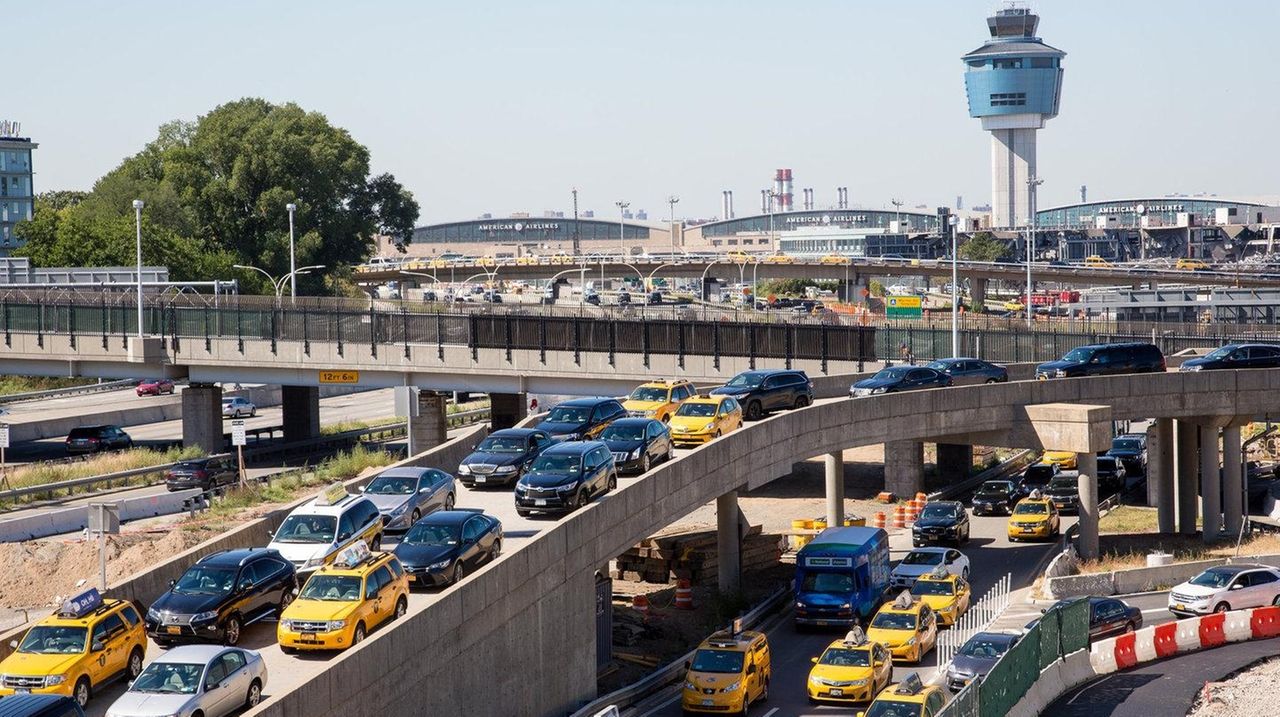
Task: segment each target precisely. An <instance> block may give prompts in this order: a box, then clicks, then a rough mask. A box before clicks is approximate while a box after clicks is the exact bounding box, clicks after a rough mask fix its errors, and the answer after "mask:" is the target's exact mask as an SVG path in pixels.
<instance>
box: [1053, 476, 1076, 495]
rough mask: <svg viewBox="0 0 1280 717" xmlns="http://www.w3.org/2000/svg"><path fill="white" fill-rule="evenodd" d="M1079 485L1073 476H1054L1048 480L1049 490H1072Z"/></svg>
mask: <svg viewBox="0 0 1280 717" xmlns="http://www.w3.org/2000/svg"><path fill="white" fill-rule="evenodd" d="M1079 487H1080V486H1079V482H1078V481H1077V480H1076V479H1075V478H1054V479H1053V480H1051V481H1049V490H1051V491H1070V492H1074V491H1075V490H1076V489H1077V488H1079Z"/></svg>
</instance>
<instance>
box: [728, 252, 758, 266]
mask: <svg viewBox="0 0 1280 717" xmlns="http://www.w3.org/2000/svg"><path fill="white" fill-rule="evenodd" d="M724 258H725V259H727V260H728V261H732V262H735V263H738V264H749V263H751V262H753V261H755V257H753V256H751V255H750V254H748V253H746V252H745V251H731V252H729V253H727V254H725V255H724Z"/></svg>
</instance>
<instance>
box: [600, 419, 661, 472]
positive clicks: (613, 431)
mask: <svg viewBox="0 0 1280 717" xmlns="http://www.w3.org/2000/svg"><path fill="white" fill-rule="evenodd" d="M600 440H602V441H604V444H605V445H606V446H609V450H610V451H611V452H612V453H613V458H614V461H616V463H617V466H618V472H619V473H647V472H648V471H649V468H650V467H651V466H653V464H655V463H661V462H663V461H669V460H671V453H672V443H671V431H670V430H668V429H667V426H666V424H664V423H663V422H662V421H657V420H654V419H652V418H620V419H618V420H616V421H614V422H613V423H610V424H609V425H608V427H606V428H605V429H604V431H602V432H601V433H600Z"/></svg>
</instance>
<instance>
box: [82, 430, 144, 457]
mask: <svg viewBox="0 0 1280 717" xmlns="http://www.w3.org/2000/svg"><path fill="white" fill-rule="evenodd" d="M120 448H133V439H132V438H130V437H129V434H128V433H125V432H124V431H122V430H120V427H119V426H81V427H79V428H73V429H71V433H68V434H67V453H70V454H72V455H74V454H76V453H97V452H99V451H114V450H117V449H120Z"/></svg>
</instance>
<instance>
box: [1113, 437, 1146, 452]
mask: <svg viewBox="0 0 1280 717" xmlns="http://www.w3.org/2000/svg"><path fill="white" fill-rule="evenodd" d="M1111 450H1113V451H1140V450H1142V444H1141V443H1139V442H1138V441H1137V440H1135V439H1133V438H1117V439H1116V440H1114V441H1112V442H1111Z"/></svg>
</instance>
